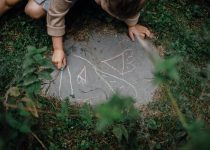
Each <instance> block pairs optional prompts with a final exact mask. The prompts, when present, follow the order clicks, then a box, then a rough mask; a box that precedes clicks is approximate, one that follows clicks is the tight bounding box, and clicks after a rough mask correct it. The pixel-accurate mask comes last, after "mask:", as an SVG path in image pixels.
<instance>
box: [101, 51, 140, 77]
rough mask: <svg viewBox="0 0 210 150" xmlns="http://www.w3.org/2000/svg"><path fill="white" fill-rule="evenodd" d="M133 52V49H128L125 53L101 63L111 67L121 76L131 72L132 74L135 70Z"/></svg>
mask: <svg viewBox="0 0 210 150" xmlns="http://www.w3.org/2000/svg"><path fill="white" fill-rule="evenodd" d="M133 58H134V57H133V50H132V49H126V50H125V51H124V52H122V53H120V54H118V55H116V56H114V57H112V58H109V59H106V60H103V61H101V63H105V64H106V65H108V66H109V67H111V68H112V69H113V70H115V71H117V72H118V73H120V75H125V74H127V73H129V72H132V71H134V70H135V68H136V67H135V65H134V64H133V63H134V59H133Z"/></svg>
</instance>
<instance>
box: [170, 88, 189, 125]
mask: <svg viewBox="0 0 210 150" xmlns="http://www.w3.org/2000/svg"><path fill="white" fill-rule="evenodd" d="M166 90H167V94H168V96H169V99H170V101H171V104H172V106H173V107H174V109H175V111H176V113H177V116H178V118H179V120H180V122H181V123H182V125H183V127H184V128H188V124H187V121H186V118H185V117H184V115H183V113H182V112H181V110H180V109H179V106H178V104H177V101H176V99H175V98H174V96H173V94H172V93H171V91H170V88H169V87H168V86H166Z"/></svg>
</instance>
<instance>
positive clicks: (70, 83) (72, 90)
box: [67, 66, 74, 95]
mask: <svg viewBox="0 0 210 150" xmlns="http://www.w3.org/2000/svg"><path fill="white" fill-rule="evenodd" d="M67 70H68V74H69V85H70V87H71V95H74V89H73V85H72V79H71V71H70V69H69V66H67Z"/></svg>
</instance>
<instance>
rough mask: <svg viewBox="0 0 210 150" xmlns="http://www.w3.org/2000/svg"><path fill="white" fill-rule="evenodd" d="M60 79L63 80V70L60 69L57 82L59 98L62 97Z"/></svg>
mask: <svg viewBox="0 0 210 150" xmlns="http://www.w3.org/2000/svg"><path fill="white" fill-rule="evenodd" d="M62 80H63V70H61V72H60V83H59V89H58V96H59V97H60V99H62V97H61V86H62Z"/></svg>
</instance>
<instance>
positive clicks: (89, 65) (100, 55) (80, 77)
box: [48, 31, 156, 104]
mask: <svg viewBox="0 0 210 150" xmlns="http://www.w3.org/2000/svg"><path fill="white" fill-rule="evenodd" d="M89 36H90V38H89V40H88V41H77V40H75V39H74V38H68V39H66V40H65V50H66V54H67V58H68V65H67V67H66V68H65V69H64V70H63V71H58V70H56V71H54V72H53V74H52V76H53V78H54V79H55V80H54V82H53V83H52V84H51V85H50V88H49V90H48V95H51V96H55V97H58V98H61V99H64V98H70V100H71V101H74V102H78V103H81V102H89V103H91V104H98V103H101V102H103V101H105V100H106V99H107V98H108V97H109V96H111V95H112V94H113V93H114V92H118V93H120V94H122V95H127V96H132V97H134V98H135V99H136V101H137V103H139V104H145V103H148V102H149V101H151V100H152V97H153V93H154V92H155V90H156V87H155V86H154V85H153V84H152V78H153V75H152V70H153V66H152V63H151V62H150V60H149V58H148V56H147V54H146V53H145V52H144V50H143V48H142V47H141V45H139V43H137V41H136V42H131V41H130V39H129V38H128V37H127V35H125V34H120V33H115V32H113V33H111V34H110V33H109V34H102V33H101V32H99V31H92V32H91V33H89Z"/></svg>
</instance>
